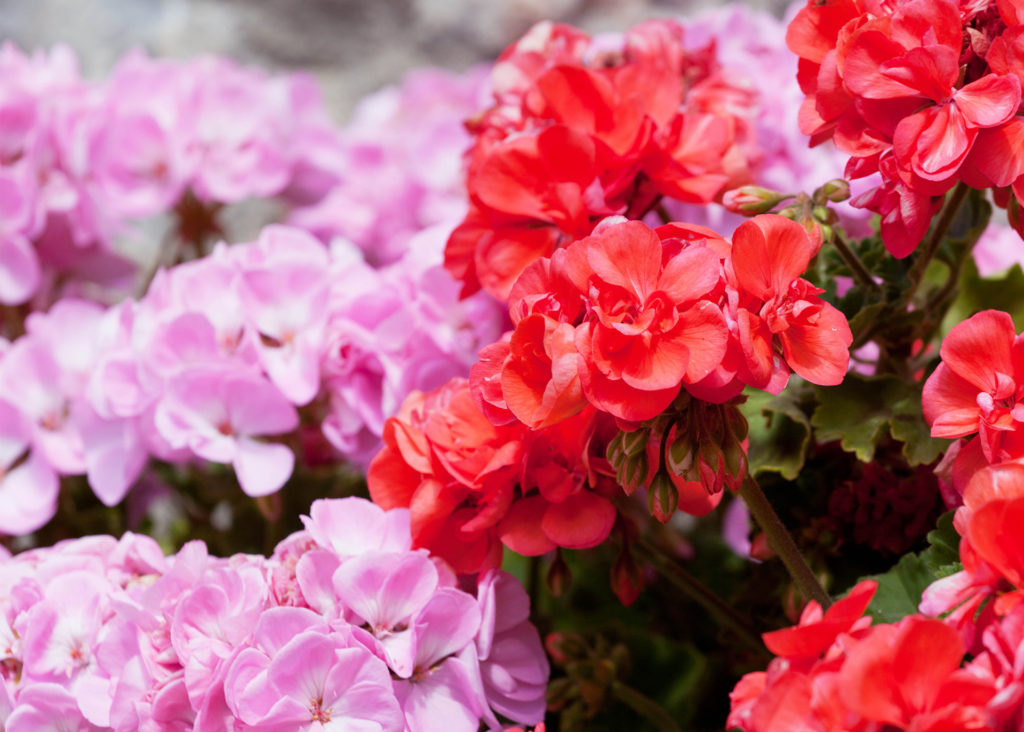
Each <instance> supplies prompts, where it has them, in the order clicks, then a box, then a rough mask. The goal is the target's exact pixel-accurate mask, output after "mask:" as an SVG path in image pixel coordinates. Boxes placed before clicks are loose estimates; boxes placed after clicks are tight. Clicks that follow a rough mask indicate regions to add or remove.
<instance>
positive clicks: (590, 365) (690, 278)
mask: <svg viewBox="0 0 1024 732" xmlns="http://www.w3.org/2000/svg"><path fill="white" fill-rule="evenodd" d="M813 254H814V246H813V244H812V243H811V240H810V238H809V237H808V235H807V232H806V231H805V230H804V229H803V228H802V227H801V226H800V225H799V224H796V223H794V222H793V221H790V220H788V219H785V218H782V217H780V216H772V215H765V216H757V217H755V218H753V219H751V220H749V221H746V222H744V223H743V224H742V225H740V227H739V228H738V229H737V230H736V233H735V235H734V237H733V242H732V244H730V243H729V242H728V241H726V240H725V239H723V238H722V237H720V236H719V235H717V234H715V233H714V232H712V231H710V230H708V229H704V228H702V227H698V226H690V225H686V224H668V225H666V226H661V227H659V228H657V229H650V228H649V227H647V226H646V225H645V224H643V223H641V222H638V221H621V220H620V221H615V220H609V221H607V222H605V223H603V224H602V225H601V226H599V227H598V228H597V229H596V230H595V232H594V234H593V235H592V236H589V237H586V238H584V239H581V240H579V241H576V242H573V243H572V244H570V245H569V246H568V247H566V248H564V249H560V250H558V251H556V252H554V254H553V255H552V256H551V257H550V258H548V257H545V258H542V259H540V260H538V261H537V262H535V263H534V264H532V265H530V267H528V268H527V270H526V271H525V272H524V273H523V276H522V277H521V278H520V279H519V280H518V281H517V282H516V284H515V286H514V287H513V288H512V291H511V296H510V300H509V308H510V312H511V315H512V320H513V322H514V323H515V330H514V331H513V332H512V335H511V338H510V339H509V340H508V341H504V342H501V343H497V344H494V345H493V346H490V347H488V348H487V349H485V351H484V353H483V354H482V355H483V359H482V361H481V362H480V363H479V364H477V365H476V366H475V367H474V369H473V372H472V374H471V381H472V383H473V386H474V390H475V396H476V397H477V399H478V402H479V403H481V406H482V408H483V409H485V411H487V413H488V414H489V415H490V416H491V417H492V419H494V420H495V421H496V423H507V422H508V421H510V420H511V419H513V418H515V419H518V420H519V421H520V422H522V423H524V424H526V425H527V426H529V427H531V428H534V429H536V428H539V427H544V426H547V425H550V424H554V423H556V422H557V421H559V420H560V419H564V418H565V417H566V416H567V415H570V414H574V413H576V412H578V411H580V410H581V409H583V408H584V407H585V406H586V405H588V404H590V405H593V406H595V407H597V408H598V409H599V410H601V411H603V412H608V413H609V414H612V415H614V416H615V417H617V418H618V419H620V420H624V421H626V422H640V421H643V420H648V419H651V418H653V417H656V416H657V415H659V414H661V413H662V412H664V411H665V409H666V408H667V407H668V406H669V405H670V404H671V403H672V402H673V400H675V398H676V396H677V395H678V394H679V391H680V388H681V387H685V388H686V390H687V391H689V392H690V393H692V394H693V395H694V396H696V397H698V398H700V399H704V400H706V401H711V402H716V403H722V402H725V401H728V400H729V399H731V398H732V397H734V396H736V395H737V394H738V393H739V392H740V391H741V390H742V388H743V386H744V385H750V386H754V387H757V388H761V389H766V390H768V391H771V392H773V393H778V392H779V391H781V390H782V389H783V388H784V387H785V385H786V382H787V381H788V379H789V373H790V369H792V370H793V371H795V372H796V373H797V374H799V375H800V376H802V377H803V378H805V379H807V380H808V381H811V382H814V383H817V384H838V383H839V382H841V381H842V380H843V377H844V376H845V375H846V370H847V366H848V363H849V353H848V348H849V345H850V342H851V335H850V329H849V326H848V324H847V322H846V318H845V317H844V316H843V315H842V313H840V312H839V311H838V310H836V309H835V308H834V307H832V306H831V305H829V304H828V303H826V302H825V301H823V300H821V299H820V298H819V297H818V294H819V293H820V292H821V290H819V289H817V288H815V287H813V286H812V285H811V284H810V283H809V282H807V281H806V280H804V279H801V278H800V275H801V274H803V272H804V270H805V269H806V268H807V265H808V263H809V261H810V258H811V256H812V255H813ZM506 410H507V411H506Z"/></svg>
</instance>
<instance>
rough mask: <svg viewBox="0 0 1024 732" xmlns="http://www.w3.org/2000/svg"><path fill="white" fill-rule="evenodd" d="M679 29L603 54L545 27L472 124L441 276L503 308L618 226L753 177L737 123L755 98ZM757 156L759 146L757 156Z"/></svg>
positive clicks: (632, 36)
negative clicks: (466, 206) (564, 253)
mask: <svg viewBox="0 0 1024 732" xmlns="http://www.w3.org/2000/svg"><path fill="white" fill-rule="evenodd" d="M682 39H683V27H682V26H681V25H679V24H678V23H676V22H675V21H670V20H659V21H649V22H646V23H643V24H641V25H638V26H636V27H635V28H633V29H631V30H630V31H628V32H627V33H626V34H625V37H624V39H623V41H622V44H621V46H620V47H616V48H605V47H602V44H600V43H598V42H597V41H594V40H592V39H591V38H590V37H589V36H587V35H586V34H584V33H583V32H581V31H579V30H577V29H575V28H572V27H571V26H567V25H559V24H552V23H549V22H545V23H540V24H538V25H536V26H534V28H533V29H532V30H530V31H529V32H528V33H527V34H526V35H525V36H524V37H523V38H522V39H521V40H519V41H517V42H516V43H515V44H513V45H512V46H510V47H509V48H508V49H506V50H505V51H504V53H503V54H502V55H501V57H500V58H499V59H498V62H497V64H496V65H495V67H494V72H493V75H492V84H493V87H494V99H495V103H494V106H493V107H491V108H490V109H488V110H487V111H486V112H484V113H483V114H481V115H480V117H479V118H478V119H476V120H473V121H471V122H470V124H469V127H470V129H471V131H472V132H473V133H474V134H475V135H476V142H475V145H474V147H473V149H472V150H471V151H470V154H469V171H468V179H467V185H468V189H469V196H470V204H471V205H470V211H469V213H468V214H467V215H466V218H465V220H464V221H463V223H462V224H461V225H460V226H459V227H458V228H457V229H456V230H455V231H454V232H453V233H452V235H451V238H450V239H449V241H448V247H447V250H446V252H445V265H446V266H447V267H448V269H449V270H450V271H451V272H452V274H453V275H454V276H455V277H456V278H457V279H459V280H461V281H462V282H463V283H464V293H465V294H470V293H472V292H475V291H476V290H478V289H480V288H481V287H482V288H483V289H485V290H487V291H488V292H490V293H491V294H493V295H495V296H496V297H499V298H501V299H505V298H507V297H508V294H509V289H510V288H511V286H512V283H513V282H514V281H515V279H516V277H518V276H519V274H520V273H521V272H522V271H523V270H524V269H525V268H526V266H527V265H528V264H530V263H531V262H533V261H534V260H536V259H537V258H539V257H546V256H551V254H552V252H553V251H554V250H555V248H556V247H557V246H559V245H560V244H563V243H565V242H568V241H572V240H574V239H579V238H581V237H584V236H587V235H588V234H590V232H591V230H592V229H593V227H594V225H595V224H596V223H597V222H598V221H599V220H601V219H602V218H604V217H606V216H609V215H625V216H627V217H628V218H632V219H638V218H641V217H642V216H644V214H646V213H647V212H648V211H650V210H652V209H653V208H654V207H655V206H656V205H657V204H658V202H659V201H660V200H661V198H662V196H669V197H671V198H675V199H678V200H681V201H688V202H694V203H707V202H710V201H712V200H714V199H715V198H716V197H717V196H718V195H719V194H720V193H721V192H722V191H723V190H724V189H725V188H727V187H728V188H731V187H735V186H737V185H740V184H742V183H745V182H746V181H747V179H748V178H749V171H748V168H749V165H748V155H750V154H751V153H750V149H752V134H751V132H750V130H748V129H747V126H746V125H745V124H744V122H743V121H742V119H741V117H739V116H737V115H736V113H735V112H736V111H737V110H740V111H742V110H743V109H744V108H748V107H750V106H752V104H753V92H752V91H750V90H748V89H745V88H740V87H737V86H735V85H734V84H732V83H730V81H729V80H728V78H727V77H726V76H725V75H724V74H723V73H721V71H720V70H719V68H718V65H717V63H716V61H715V57H714V48H713V46H711V45H709V46H708V47H706V48H704V49H701V50H698V51H696V52H689V51H686V50H684V47H683V45H682ZM748 148H750V149H748Z"/></svg>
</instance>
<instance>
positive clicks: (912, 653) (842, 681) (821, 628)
mask: <svg viewBox="0 0 1024 732" xmlns="http://www.w3.org/2000/svg"><path fill="white" fill-rule="evenodd" d="M875 590H876V583H875V582H874V581H872V580H865V581H863V582H861V583H860V584H858V585H857V586H856V587H854V588H853V589H852V590H851V591H850V593H849V595H847V596H846V597H845V598H844V599H842V600H839V601H838V602H836V603H835V604H834V605H833V606H832V607H830V608H829V609H828V610H827V611H825V612H824V613H823V612H822V609H821V606H820V605H818V603H816V602H811V603H809V604H808V605H807V607H806V608H805V609H804V611H803V614H802V615H801V617H800V624H799V625H798V626H797V627H794V628H786V629H784V630H777V631H774V632H771V633H765V634H764V636H763V638H764V642H765V645H767V646H768V649H769V650H770V651H771V652H772V653H774V654H775V655H776V656H778V658H776V659H775V660H773V661H772V662H771V664H770V665H769V666H768V670H767V671H756V672H753V673H750V674H747V675H746V676H744V677H743V678H742V679H741V680H740V682H739V683H738V684H737V685H736V688H735V689H734V690H733V692H732V694H731V699H732V711H731V713H730V714H729V720H728V722H727V724H728V726H729V727H730V728H739V729H741V730H743V731H744V732H769V731H770V730H777V729H806V730H849V731H850V732H869V731H871V730H878V729H893V730H915V731H919V732H940V730H990V729H993V728H992V727H990V726H988V725H987V724H986V704H989V703H990V702H991V701H992V700H993V697H994V696H995V694H996V686H995V684H994V683H993V679H992V678H991V677H990V676H986V674H984V673H982V672H981V671H980V669H976V668H971V667H968V668H961V664H962V661H963V656H964V651H965V647H964V643H963V641H962V640H961V638H960V635H959V634H958V633H957V632H956V630H954V629H953V628H951V627H950V626H948V625H946V624H945V623H943V622H942V621H941V620H932V619H930V618H925V617H922V616H920V615H910V616H908V617H906V618H904V619H903V620H901V621H899V622H897V623H894V624H891V625H890V624H879V625H872V624H871V618H870V616H864V615H863V613H864V610H865V609H866V608H867V606H868V603H869V602H870V601H871V598H872V596H873V595H874V593H875ZM972 665H973V664H972ZM1000 729H1003V728H1000Z"/></svg>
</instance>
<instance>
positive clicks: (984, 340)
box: [922, 310, 1024, 489]
mask: <svg viewBox="0 0 1024 732" xmlns="http://www.w3.org/2000/svg"><path fill="white" fill-rule="evenodd" d="M939 353H940V354H941V356H942V363H940V364H939V366H938V368H936V369H935V372H934V373H933V374H932V375H931V376H930V377H929V378H928V381H927V382H925V385H924V393H923V395H922V405H923V408H924V418H925V421H926V422H928V424H929V425H931V428H932V436H933V437H952V438H957V437H969V436H970V435H973V434H974V433H978V438H977V439H976V440H973V441H971V442H969V443H967V444H966V446H964V447H962V448H961V450H960V453H959V454H958V455H957V458H956V462H955V463H954V469H953V480H954V483H955V484H956V485H957V486H958V487H960V488H961V489H962V488H963V487H964V485H966V480H967V479H969V478H970V474H971V472H972V470H973V468H974V467H980V466H982V465H986V464H996V463H1001V462H1005V461H1010V460H1019V459H1021V458H1024V431H1022V430H1021V427H1022V426H1024V404H1020V403H1018V402H1020V401H1021V400H1022V399H1024V337H1022V336H1019V335H1017V333H1016V330H1015V328H1014V326H1013V320H1012V319H1011V318H1010V316H1009V315H1008V314H1007V313H1003V312H999V311H996V310H986V311H983V312H980V313H978V314H976V315H974V316H972V317H970V318H968V319H967V320H965V321H963V322H962V323H958V324H957V325H956V326H954V328H953V329H952V330H951V331H950V332H949V335H947V336H946V339H945V340H944V341H943V342H942V347H941V349H940V351H939Z"/></svg>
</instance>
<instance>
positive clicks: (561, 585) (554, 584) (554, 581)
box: [547, 550, 572, 597]
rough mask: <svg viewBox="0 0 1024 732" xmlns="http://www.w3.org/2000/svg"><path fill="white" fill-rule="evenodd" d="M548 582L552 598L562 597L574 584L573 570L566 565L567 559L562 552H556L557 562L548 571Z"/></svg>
mask: <svg viewBox="0 0 1024 732" xmlns="http://www.w3.org/2000/svg"><path fill="white" fill-rule="evenodd" d="M547 580H548V591H549V592H550V593H551V596H552V597H561V596H562V595H564V594H565V593H566V591H567V590H568V589H569V585H570V584H572V570H570V569H569V565H568V564H566V563H565V557H563V556H562V551H561V550H558V551H556V552H555V561H554V562H552V563H551V567H550V568H549V569H548V576H547Z"/></svg>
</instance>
